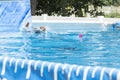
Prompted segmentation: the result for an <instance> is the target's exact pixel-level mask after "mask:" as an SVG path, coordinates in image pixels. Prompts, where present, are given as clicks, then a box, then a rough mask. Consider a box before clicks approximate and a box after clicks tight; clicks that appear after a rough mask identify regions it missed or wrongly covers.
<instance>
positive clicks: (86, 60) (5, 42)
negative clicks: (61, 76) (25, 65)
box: [0, 32, 120, 68]
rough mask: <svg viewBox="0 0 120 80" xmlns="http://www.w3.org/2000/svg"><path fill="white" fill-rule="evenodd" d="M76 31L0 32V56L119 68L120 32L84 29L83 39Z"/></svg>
mask: <svg viewBox="0 0 120 80" xmlns="http://www.w3.org/2000/svg"><path fill="white" fill-rule="evenodd" d="M79 34H80V33H79V32H77V33H73V32H71V33H70V32H69V33H52V32H46V33H45V34H34V33H20V32H15V33H10V32H9V33H4V32H3V33H2V32H1V34H0V43H1V44H0V52H1V54H0V55H1V56H9V57H16V58H27V59H34V60H46V61H54V62H62V63H70V64H79V65H93V66H94V65H98V66H99V65H100V66H109V67H117V68H119V66H120V64H118V62H119V61H120V58H119V57H120V56H119V53H120V49H119V48H120V43H119V42H120V32H86V33H83V34H82V42H81V41H80V39H79ZM3 35H4V36H3ZM115 64H117V65H115Z"/></svg>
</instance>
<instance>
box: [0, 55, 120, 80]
mask: <svg viewBox="0 0 120 80" xmlns="http://www.w3.org/2000/svg"><path fill="white" fill-rule="evenodd" d="M0 73H1V74H0V80H120V70H119V69H115V68H106V67H99V66H96V67H91V66H78V65H69V64H62V63H52V62H45V61H34V60H27V59H15V58H8V57H0Z"/></svg>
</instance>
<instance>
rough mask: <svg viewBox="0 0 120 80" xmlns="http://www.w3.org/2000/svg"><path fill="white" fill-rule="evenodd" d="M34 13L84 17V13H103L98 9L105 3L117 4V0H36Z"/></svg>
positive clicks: (119, 2) (105, 4)
mask: <svg viewBox="0 0 120 80" xmlns="http://www.w3.org/2000/svg"><path fill="white" fill-rule="evenodd" d="M37 2H38V4H37V8H36V12H35V13H36V15H41V14H48V15H61V16H70V15H73V14H74V15H75V16H77V17H84V16H86V13H89V14H90V15H91V16H97V15H104V12H102V11H99V9H98V8H102V7H103V6H107V5H116V6H117V5H118V4H120V1H119V0H37Z"/></svg>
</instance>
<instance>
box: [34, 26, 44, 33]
mask: <svg viewBox="0 0 120 80" xmlns="http://www.w3.org/2000/svg"><path fill="white" fill-rule="evenodd" d="M33 31H34V32H35V33H41V32H45V31H46V28H45V27H44V26H41V27H39V28H33Z"/></svg>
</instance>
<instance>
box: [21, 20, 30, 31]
mask: <svg viewBox="0 0 120 80" xmlns="http://www.w3.org/2000/svg"><path fill="white" fill-rule="evenodd" d="M20 31H26V32H30V31H31V30H30V23H29V22H27V23H26V24H25V26H22V27H20Z"/></svg>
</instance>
